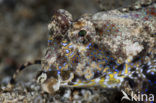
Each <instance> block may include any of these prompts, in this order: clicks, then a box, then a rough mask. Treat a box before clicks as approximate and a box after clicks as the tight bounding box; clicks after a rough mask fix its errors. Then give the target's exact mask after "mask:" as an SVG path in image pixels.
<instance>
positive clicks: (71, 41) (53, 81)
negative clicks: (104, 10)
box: [14, 9, 155, 94]
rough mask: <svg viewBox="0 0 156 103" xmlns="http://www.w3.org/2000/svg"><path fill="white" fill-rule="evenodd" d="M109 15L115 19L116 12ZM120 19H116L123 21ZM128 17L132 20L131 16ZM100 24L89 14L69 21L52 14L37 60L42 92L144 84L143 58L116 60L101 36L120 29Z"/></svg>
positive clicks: (61, 14)
mask: <svg viewBox="0 0 156 103" xmlns="http://www.w3.org/2000/svg"><path fill="white" fill-rule="evenodd" d="M150 12H151V14H152V15H155V14H154V13H153V12H152V11H150ZM110 15H111V16H113V17H119V15H120V13H119V14H113V13H110ZM122 16H123V15H122ZM122 16H120V19H121V18H123V19H124V18H125V17H122ZM128 16H130V18H133V15H132V16H131V15H128ZM134 18H135V17H134ZM100 23H102V27H100V26H99V25H101V24H100ZM100 23H99V22H97V21H94V20H93V19H91V15H83V16H82V17H80V18H79V19H78V20H76V21H73V20H72V16H71V14H70V13H69V12H67V11H65V10H62V9H60V10H58V11H56V12H55V13H54V15H53V17H52V19H51V22H50V23H49V25H48V29H49V31H50V32H49V39H48V48H47V51H46V53H45V56H44V57H43V58H42V60H41V64H42V71H41V72H40V73H39V74H38V75H37V82H38V83H40V84H41V86H42V89H43V91H45V92H48V93H50V94H53V93H55V92H56V91H58V90H59V88H60V87H93V86H100V87H105V88H115V87H119V88H122V87H123V88H125V87H126V86H127V84H126V83H127V82H128V83H129V84H130V86H131V87H134V83H133V82H134V81H135V80H137V82H138V80H140V81H145V82H146V77H145V76H144V74H143V72H142V71H143V70H142V69H141V67H140V65H141V63H142V62H143V59H142V58H144V57H145V55H142V57H139V59H138V57H135V58H124V59H123V58H117V57H116V56H115V55H113V53H112V51H111V50H110V49H108V47H106V45H104V44H103V40H105V35H112V34H111V32H120V31H119V30H120V29H119V28H118V26H117V25H115V24H113V23H111V25H109V26H108V27H107V24H109V23H110V21H108V23H107V22H106V21H105V22H100ZM103 27H104V28H103ZM109 27H111V28H109ZM112 28H113V29H112ZM152 32H153V31H152ZM113 35H114V34H113ZM134 37H135V36H134ZM134 41H135V40H134ZM139 52H140V51H139ZM144 70H145V69H144ZM154 70H155V69H151V71H150V70H149V73H151V72H154V73H155V71H154ZM145 72H146V71H145ZM136 74H137V75H136ZM14 78H15V77H14ZM136 88H139V87H136Z"/></svg>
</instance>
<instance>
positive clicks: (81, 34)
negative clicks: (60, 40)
mask: <svg viewBox="0 0 156 103" xmlns="http://www.w3.org/2000/svg"><path fill="white" fill-rule="evenodd" d="M86 34H87V31H86V30H80V31H79V33H78V35H79V36H81V37H83V36H85V35H86Z"/></svg>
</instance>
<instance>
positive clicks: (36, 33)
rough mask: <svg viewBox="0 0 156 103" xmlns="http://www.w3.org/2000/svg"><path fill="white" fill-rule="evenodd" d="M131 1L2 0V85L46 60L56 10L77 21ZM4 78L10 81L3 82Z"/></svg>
mask: <svg viewBox="0 0 156 103" xmlns="http://www.w3.org/2000/svg"><path fill="white" fill-rule="evenodd" d="M123 1H124V2H123ZM132 1H135V0H0V81H1V82H5V81H8V80H9V77H10V76H11V75H12V74H13V72H14V71H15V70H16V68H17V67H18V66H19V65H20V64H23V63H26V62H28V61H33V60H36V59H40V58H41V57H42V56H43V52H44V50H45V49H46V46H47V39H48V30H47V25H48V23H49V21H50V18H51V16H52V14H53V12H54V11H55V10H57V9H60V8H61V9H65V10H68V11H69V12H70V13H71V14H72V15H73V18H74V19H77V18H79V17H80V16H81V15H82V14H84V13H96V12H97V11H99V10H101V9H100V6H102V7H104V9H103V10H109V9H115V8H118V7H122V6H127V5H128V4H130V3H133V2H132ZM99 3H100V6H99ZM4 77H8V78H5V80H3V78H4ZM1 82H0V83H1Z"/></svg>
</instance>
